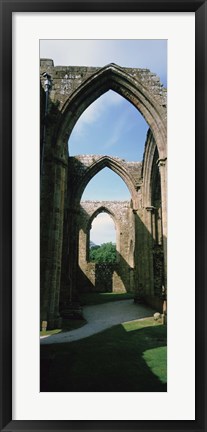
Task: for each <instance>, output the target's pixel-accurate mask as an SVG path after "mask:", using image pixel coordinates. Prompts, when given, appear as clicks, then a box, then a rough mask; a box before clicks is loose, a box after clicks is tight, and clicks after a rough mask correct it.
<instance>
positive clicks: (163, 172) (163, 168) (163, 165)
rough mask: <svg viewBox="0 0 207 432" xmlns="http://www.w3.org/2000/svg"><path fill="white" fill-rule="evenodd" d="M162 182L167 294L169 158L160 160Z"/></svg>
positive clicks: (165, 287)
mask: <svg viewBox="0 0 207 432" xmlns="http://www.w3.org/2000/svg"><path fill="white" fill-rule="evenodd" d="M157 163H158V167H159V170H160V180H161V202H162V205H161V208H162V235H163V252H164V285H165V286H164V289H165V291H166V292H167V158H165V159H159V160H158V162H157Z"/></svg>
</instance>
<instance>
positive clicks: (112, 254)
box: [90, 242, 116, 264]
mask: <svg viewBox="0 0 207 432" xmlns="http://www.w3.org/2000/svg"><path fill="white" fill-rule="evenodd" d="M90 261H92V262H96V263H108V264H113V263H114V262H116V245H115V244H113V243H112V242H109V243H103V244H102V245H100V246H92V247H91V248H90Z"/></svg>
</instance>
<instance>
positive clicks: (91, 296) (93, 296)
mask: <svg viewBox="0 0 207 432" xmlns="http://www.w3.org/2000/svg"><path fill="white" fill-rule="evenodd" d="M132 298H133V294H132V293H82V294H80V301H81V304H82V305H88V306H91V305H96V304H102V303H108V302H113V301H119V300H129V299H132Z"/></svg>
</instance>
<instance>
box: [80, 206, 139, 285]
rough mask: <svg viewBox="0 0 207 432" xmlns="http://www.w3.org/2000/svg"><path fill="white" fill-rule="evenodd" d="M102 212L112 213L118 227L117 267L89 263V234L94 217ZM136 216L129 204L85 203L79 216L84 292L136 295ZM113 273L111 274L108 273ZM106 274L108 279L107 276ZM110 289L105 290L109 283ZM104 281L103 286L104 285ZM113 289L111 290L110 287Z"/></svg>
mask: <svg viewBox="0 0 207 432" xmlns="http://www.w3.org/2000/svg"><path fill="white" fill-rule="evenodd" d="M101 212H106V213H108V214H109V215H110V216H111V217H112V219H113V221H114V224H115V228H116V247H117V258H116V263H114V264H113V265H106V264H105V266H104V267H103V276H102V278H101V277H100V274H101V271H102V267H101V266H100V265H98V264H96V263H92V262H90V261H89V253H88V252H89V235H90V227H91V224H92V221H93V220H94V218H95V217H96V216H97V215H98V214H99V213H101ZM134 235H135V228H134V214H133V211H132V208H131V207H130V202H128V201H84V202H81V207H80V215H79V269H80V271H79V275H78V276H79V277H78V280H77V285H78V287H79V289H80V291H96V292H97V291H102V292H104V291H111V292H134V284H133V272H134V245H135V244H134V243H135V238H134ZM107 270H109V272H108V274H106V272H107ZM104 273H105V274H106V277H104ZM109 276H110V281H111V283H110V285H107V286H108V288H107V289H105V288H104V286H105V285H106V283H105V279H106V281H107V283H108V282H109V281H108V279H109ZM100 280H102V282H103V283H100ZM109 286H110V288H109Z"/></svg>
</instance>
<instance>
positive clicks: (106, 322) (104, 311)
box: [40, 300, 154, 344]
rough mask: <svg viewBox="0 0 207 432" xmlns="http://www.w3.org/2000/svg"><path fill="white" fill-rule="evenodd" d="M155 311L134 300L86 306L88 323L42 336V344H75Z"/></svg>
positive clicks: (85, 315)
mask: <svg viewBox="0 0 207 432" xmlns="http://www.w3.org/2000/svg"><path fill="white" fill-rule="evenodd" d="M153 313H154V311H153V310H152V309H151V308H149V307H147V306H143V305H138V304H135V303H134V301H133V300H121V301H117V302H111V303H104V304H101V305H94V306H84V308H83V316H84V318H85V319H86V321H87V323H86V324H85V325H84V326H83V327H80V328H79V329H76V330H71V331H67V332H63V333H58V334H55V335H51V336H42V337H41V338H40V339H41V344H53V343H64V342H73V341H76V340H79V339H84V338H86V337H88V336H92V335H93V334H96V333H99V332H101V331H103V330H106V329H107V328H110V327H112V326H114V325H116V324H121V323H123V322H127V321H132V320H137V319H141V318H147V317H151V316H152V315H153Z"/></svg>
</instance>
